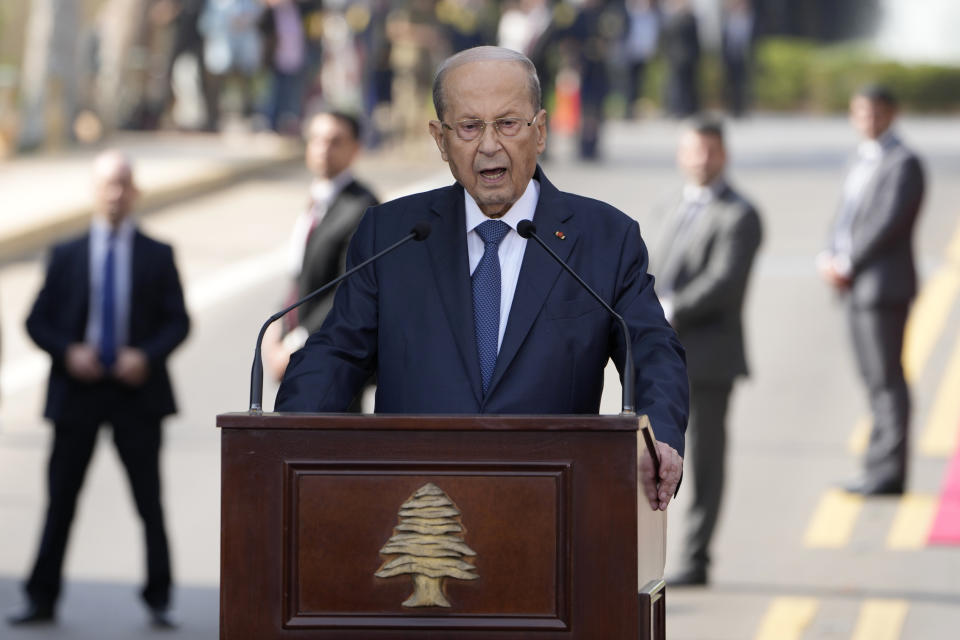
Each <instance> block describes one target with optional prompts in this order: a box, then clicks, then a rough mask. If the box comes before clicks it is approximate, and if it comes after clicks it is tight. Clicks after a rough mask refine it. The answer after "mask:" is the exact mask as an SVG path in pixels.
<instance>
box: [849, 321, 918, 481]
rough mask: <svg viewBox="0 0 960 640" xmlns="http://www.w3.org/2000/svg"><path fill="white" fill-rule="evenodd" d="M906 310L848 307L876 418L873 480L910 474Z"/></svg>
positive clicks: (868, 471) (868, 470)
mask: <svg viewBox="0 0 960 640" xmlns="http://www.w3.org/2000/svg"><path fill="white" fill-rule="evenodd" d="M907 312H908V305H906V304H903V305H894V306H884V307H857V306H854V305H852V304H851V305H849V306H848V308H847V317H848V320H849V323H850V333H851V336H852V338H853V351H854V353H855V355H856V358H857V365H858V368H859V370H860V377H861V379H862V380H863V382H864V384H865V385H866V387H867V392H868V394H869V399H870V412H871V414H872V416H873V430H872V431H871V433H870V443H869V445H868V446H867V455H866V458H865V460H864V473H865V475H866V477H867V478H868V479H869V480H871V481H873V480H876V481H880V482H886V481H894V482H903V481H904V480H905V479H906V476H907V426H908V424H909V422H910V395H909V393H908V392H907V381H906V379H905V378H904V374H903V366H902V364H901V354H902V352H903V332H904V329H905V328H906V324H907Z"/></svg>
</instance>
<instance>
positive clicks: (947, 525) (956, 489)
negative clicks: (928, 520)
mask: <svg viewBox="0 0 960 640" xmlns="http://www.w3.org/2000/svg"><path fill="white" fill-rule="evenodd" d="M929 543H930V544H943V545H960V447H957V450H956V451H955V452H954V454H953V459H952V460H951V461H950V468H949V469H947V479H946V481H945V482H944V483H943V490H942V491H941V492H940V504H939V505H938V506H937V517H936V519H935V520H934V521H933V528H932V529H931V530H930V538H929Z"/></svg>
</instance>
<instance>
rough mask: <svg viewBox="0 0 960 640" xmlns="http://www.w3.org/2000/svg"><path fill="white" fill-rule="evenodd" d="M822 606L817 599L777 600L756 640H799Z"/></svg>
mask: <svg viewBox="0 0 960 640" xmlns="http://www.w3.org/2000/svg"><path fill="white" fill-rule="evenodd" d="M819 606H820V603H819V601H818V600H817V599H816V598H793V597H782V598H775V599H774V600H773V602H771V603H770V607H769V608H768V609H767V613H766V614H765V615H764V616H763V620H761V622H760V628H759V629H758V630H757V635H756V636H754V640H799V639H800V638H801V637H802V636H803V632H804V630H806V628H807V627H808V626H810V623H811V622H813V616H815V615H816V614H817V608H818V607H819Z"/></svg>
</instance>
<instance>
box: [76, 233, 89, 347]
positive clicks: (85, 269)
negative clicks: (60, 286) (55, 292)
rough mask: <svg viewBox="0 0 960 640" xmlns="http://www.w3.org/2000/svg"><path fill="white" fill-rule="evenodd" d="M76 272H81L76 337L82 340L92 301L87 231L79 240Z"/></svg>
mask: <svg viewBox="0 0 960 640" xmlns="http://www.w3.org/2000/svg"><path fill="white" fill-rule="evenodd" d="M76 268H77V273H81V274H83V277H81V278H80V279H79V280H80V282H79V284H80V287H79V298H78V302H79V309H78V310H77V325H76V326H77V327H79V329H78V331H77V334H78V335H77V337H78V338H79V339H80V340H81V341H83V339H84V338H83V336H84V334H85V332H86V328H87V319H88V318H89V316H90V304H91V303H92V302H93V301H92V300H90V294H91V291H90V278H91V276H92V273H91V271H90V268H91V267H90V234H89V233H87V234H85V235H84V236H83V239H82V240H81V241H80V243H79V246H78V251H77V262H76Z"/></svg>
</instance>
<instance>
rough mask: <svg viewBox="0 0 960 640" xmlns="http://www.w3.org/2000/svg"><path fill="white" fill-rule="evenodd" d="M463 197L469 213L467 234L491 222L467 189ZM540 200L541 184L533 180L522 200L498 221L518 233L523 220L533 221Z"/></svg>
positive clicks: (521, 197) (515, 203)
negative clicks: (518, 226)
mask: <svg viewBox="0 0 960 640" xmlns="http://www.w3.org/2000/svg"><path fill="white" fill-rule="evenodd" d="M463 195H464V203H465V204H466V211H467V216H466V219H467V233H470V232H471V231H473V230H474V229H475V228H476V227H477V225H479V224H480V223H481V222H485V221H487V220H490V218H488V217H487V216H485V215H484V214H483V211H481V210H480V206H479V205H478V204H477V201H476V200H474V199H473V196H471V195H470V193H469V192H468V191H467V190H466V189H464V190H463ZM539 200H540V182H538V181H537V180H534V179H533V178H531V179H530V182H528V183H527V188H526V189H525V190H524V191H523V195H522V196H520V199H519V200H517V201H516V202H514V203H513V206H512V207H510V210H509V211H507V212H506V213H505V214H504V215H503V216H502V217H500V218H497V219H498V220H503V221H504V222H506V223H507V224H508V225H510V228H511V229H513V230H514V231H516V230H517V224H518V223H519V222H520V221H521V220H533V214H534V212H535V211H536V210H537V202H538V201H539Z"/></svg>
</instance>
